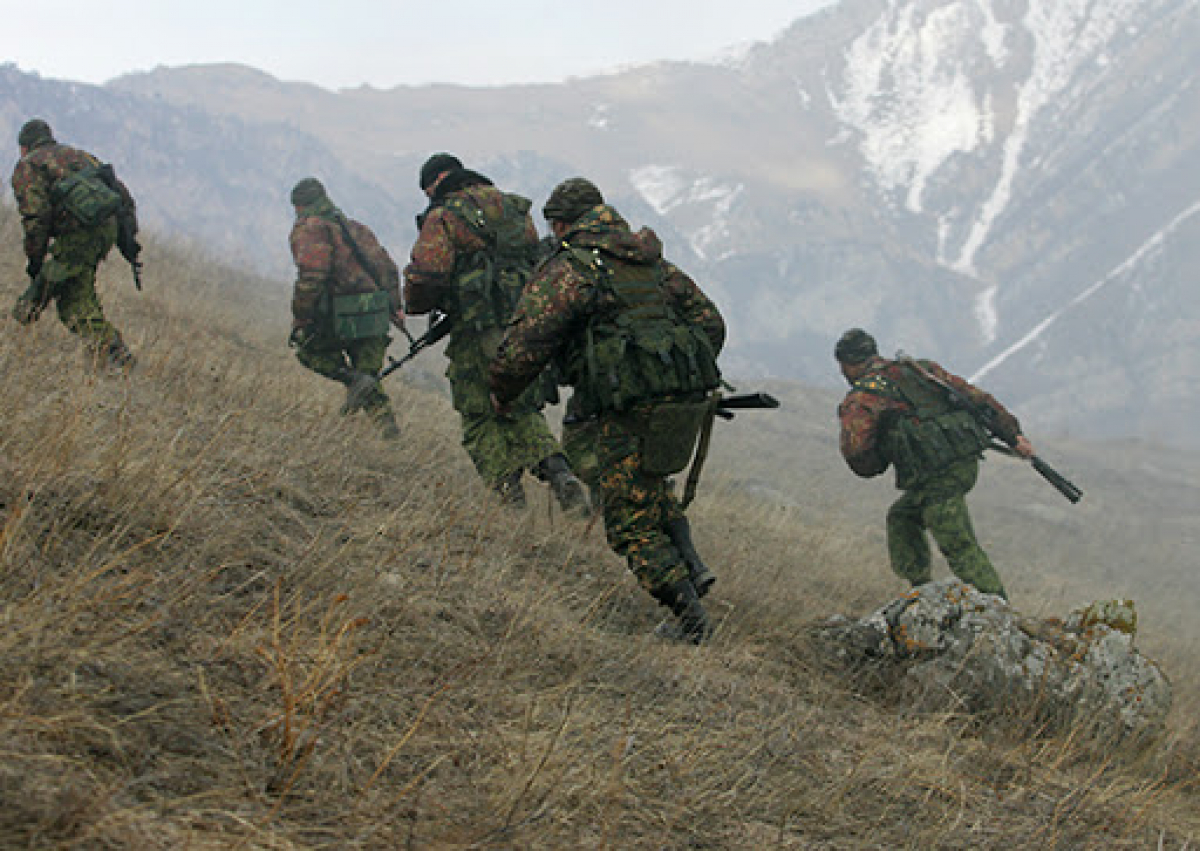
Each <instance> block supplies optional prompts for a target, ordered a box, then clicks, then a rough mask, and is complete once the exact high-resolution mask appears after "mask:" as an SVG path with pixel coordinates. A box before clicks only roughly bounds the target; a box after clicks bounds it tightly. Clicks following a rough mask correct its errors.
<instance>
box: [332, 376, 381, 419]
mask: <svg viewBox="0 0 1200 851" xmlns="http://www.w3.org/2000/svg"><path fill="white" fill-rule="evenodd" d="M338 380H339V381H341V382H342V383H343V384H345V385H346V401H345V403H344V404H343V405H342V413H343V414H353V413H354V412H355V411H361V410H363V409H365V408H367V407H369V405H370V403H371V401H372V399H373V397H374V396H375V393H376V392H378V389H379V379H377V378H376V377H375V376H373V375H371V373H369V372H352V371H350V370H345V371H344V372H343V373H342V375H340V376H339V377H338Z"/></svg>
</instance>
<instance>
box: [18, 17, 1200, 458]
mask: <svg viewBox="0 0 1200 851" xmlns="http://www.w3.org/2000/svg"><path fill="white" fill-rule="evenodd" d="M1197 69H1200V5H1198V4H1196V3H1194V2H1186V0H1022V2H1020V3H1009V2H1002V0H911V2H904V3H900V2H896V0H842V2H840V3H839V4H837V5H836V6H833V7H830V8H827V9H826V10H824V11H823V12H821V13H819V14H817V15H814V16H812V17H808V18H803V19H800V20H798V21H797V22H796V23H794V24H793V25H792V26H791V27H790V28H789V29H788V30H786V31H785V32H784V33H782V34H781V35H780V36H779V37H778V38H777V39H776V40H774V41H773V42H770V43H768V44H763V45H759V46H758V47H756V48H754V49H752V50H751V51H750V52H749V53H748V54H746V55H745V56H743V57H742V58H741V59H739V60H737V61H736V62H733V63H729V64H726V65H699V64H688V63H663V64H658V65H651V66H646V67H642V68H636V69H632V70H629V71H626V72H622V73H618V74H612V75H606V76H600V77H595V78H587V79H576V80H571V81H568V82H566V83H564V84H561V85H537V86H529V85H523V86H496V87H489V88H467V87H460V86H422V87H416V88H413V87H398V88H395V89H390V90H387V91H380V90H375V89H371V88H367V87H364V88H360V89H353V90H345V91H341V92H330V91H327V90H324V89H321V88H318V87H316V86H312V85H307V84H297V83H284V82H280V81H278V80H275V79H273V78H271V77H270V76H268V75H265V74H263V73H261V72H259V71H255V70H253V69H248V68H243V67H238V66H228V65H221V66H202V67H188V68H174V69H168V68H160V69H156V70H155V71H152V72H148V73H142V74H135V75H130V76H128V77H125V78H122V79H120V80H117V81H115V82H113V83H111V84H109V85H108V86H107V87H105V88H104V89H94V88H91V87H79V86H71V85H68V84H61V83H51V82H48V81H40V80H30V79H25V80H24V81H23V82H22V86H24V87H25V88H26V89H28V88H30V87H32V88H34V89H36V91H37V92H39V93H40V94H34V95H30V94H29V92H26V93H25V94H24V95H23V96H22V97H21V98H19V100H18V104H19V105H18V106H14V105H13V104H11V103H8V102H7V101H6V100H4V99H0V103H2V105H0V119H4V118H7V119H8V121H9V124H10V126H15V123H16V121H17V120H18V118H19V117H20V116H21V115H23V114H24V113H25V112H26V111H28V110H29V109H31V108H33V107H34V106H36V105H37V104H38V103H39V102H40V101H39V98H43V97H44V98H45V99H47V100H48V102H49V103H50V104H51V105H52V106H54V107H55V108H70V106H69V105H70V104H72V103H75V104H77V107H78V110H80V111H82V110H84V107H83V106H82V104H83V103H85V102H87V103H92V102H94V105H92V106H88V107H86V111H87V112H88V114H97V113H98V112H100V111H103V110H101V108H100V106H99V105H100V104H104V105H105V106H104V109H109V108H113V109H123V110H128V111H129V113H130V114H132V115H135V116H138V119H137V120H136V121H135V122H134V123H135V124H138V125H140V124H141V122H143V121H147V122H149V121H152V119H150V117H149V116H151V115H155V116H158V118H156V119H153V123H155V124H156V126H157V131H156V132H157V135H152V134H150V133H149V132H148V131H146V132H142V133H139V134H137V135H136V136H134V134H132V132H131V131H129V130H127V129H122V130H120V131H118V130H117V129H116V128H114V127H112V126H110V125H107V124H104V123H99V124H97V129H96V135H95V136H93V138H96V139H97V140H98V141H99V140H103V139H105V138H108V137H113V138H114V143H115V142H116V141H117V140H120V142H121V145H129V146H130V147H129V150H128V157H130V158H133V157H134V156H135V150H134V149H135V148H140V147H142V146H144V145H146V144H153V145H154V147H155V150H156V152H158V153H159V154H160V155H161V156H164V157H171V158H172V162H170V163H168V162H165V161H164V162H162V163H160V164H159V167H158V168H156V170H155V177H154V180H155V181H157V182H160V183H161V185H162V186H163V188H164V197H165V195H166V187H168V186H171V187H172V190H171V191H175V189H176V188H178V187H184V188H186V189H187V192H185V193H184V194H199V195H200V197H202V198H204V199H205V204H204V205H203V206H204V212H202V213H200V214H199V215H197V216H194V217H191V218H190V219H189V217H187V216H182V215H178V213H177V211H176V213H174V214H172V215H171V216H170V217H168V216H167V215H165V214H164V215H163V217H162V221H163V222H164V223H165V224H167V225H168V226H170V227H171V228H174V229H179V230H183V231H188V232H193V233H198V234H199V235H201V236H203V237H204V238H211V236H212V235H213V234H216V236H217V237H218V238H219V239H220V240H221V242H220V244H222V245H234V244H236V242H237V240H238V239H244V240H245V241H244V242H243V243H242V244H243V245H244V246H246V248H247V250H250V251H253V252H254V253H255V255H256V257H257V259H258V261H259V262H260V263H261V265H262V267H263V268H266V269H271V270H275V271H276V272H277V273H279V274H286V273H287V264H288V258H287V255H286V246H285V245H284V244H283V242H282V232H283V230H284V228H285V226H286V219H287V215H288V210H287V209H286V204H284V203H281V202H282V201H283V199H284V195H285V193H286V187H287V185H288V183H289V181H290V180H291V179H292V178H293V177H294V176H295V175H296V174H297V173H299V172H300V171H305V170H311V171H317V172H321V173H322V174H325V175H326V176H327V177H328V180H329V182H330V183H331V184H332V186H333V188H334V189H335V192H336V194H337V195H338V197H339V200H342V202H343V203H344V204H345V205H346V206H347V208H348V209H350V210H352V211H354V212H355V213H356V214H360V215H362V216H363V217H364V218H368V219H370V220H371V221H372V224H374V225H376V226H377V228H378V229H379V230H380V232H381V233H383V234H384V236H385V241H386V242H387V243H388V244H389V246H390V247H392V248H393V250H394V251H395V252H396V253H397V254H398V255H401V256H400V257H399V258H398V259H402V257H403V255H404V254H405V253H406V252H407V249H408V246H409V245H410V244H411V241H412V239H413V236H414V230H413V227H412V224H411V221H412V220H411V216H412V215H413V214H414V213H416V212H417V211H418V210H419V209H420V207H421V204H422V202H423V200H424V199H423V198H422V197H421V196H420V194H419V192H418V191H417V188H416V186H415V173H416V170H417V168H418V166H419V164H420V162H421V161H422V160H423V159H424V158H425V157H426V156H427V155H428V154H429V153H430V152H432V151H435V150H453V151H455V152H456V153H459V154H460V155H461V156H463V158H464V159H465V160H467V161H468V162H469V163H470V164H471V165H473V166H475V167H478V168H479V169H480V170H483V171H485V172H486V173H489V174H490V175H492V176H493V177H494V178H495V179H496V180H497V181H498V182H500V183H502V184H504V185H505V186H508V187H510V188H512V189H514V190H515V191H519V192H523V193H525V194H528V195H530V196H531V197H533V198H534V199H535V202H536V203H539V204H540V201H541V199H544V197H545V195H546V193H547V192H548V190H549V188H550V187H551V186H553V185H554V183H556V182H557V181H558V180H560V179H562V178H564V177H567V176H569V175H572V174H586V175H588V176H591V177H593V178H594V179H595V180H596V181H597V182H598V183H599V184H600V185H601V187H602V188H603V189H604V190H605V192H606V194H607V195H608V196H609V198H610V200H612V201H613V202H614V203H616V204H617V206H619V207H620V208H621V209H622V210H623V211H624V212H625V213H626V214H627V216H628V218H629V219H630V220H631V221H633V222H635V223H644V224H649V225H651V226H653V227H655V228H656V229H657V230H659V232H660V234H661V235H662V236H663V238H664V242H665V244H666V246H667V250H668V253H669V255H670V256H671V257H672V258H674V259H676V260H678V261H679V262H680V263H682V264H683V265H685V266H686V267H687V268H688V269H689V270H690V271H692V272H693V273H694V275H695V277H696V278H697V279H698V280H701V281H702V282H704V283H705V284H706V286H708V287H709V288H710V289H711V290H712V291H713V293H714V295H715V296H716V297H717V299H718V301H719V302H720V304H721V306H722V308H723V309H724V311H725V312H726V314H727V315H728V317H729V319H730V320H731V321H730V324H731V329H732V330H731V342H730V350H729V352H728V354H727V358H728V363H729V364H730V366H731V367H732V368H733V369H734V370H735V371H736V372H737V373H739V374H749V373H760V374H770V375H777V376H782V377H791V378H800V379H804V380H808V381H815V382H818V383H823V384H831V385H832V384H836V383H837V382H838V380H839V379H838V378H837V375H836V372H835V370H834V369H833V364H832V362H831V360H830V355H829V353H830V349H831V346H832V342H833V340H834V338H835V337H836V335H837V334H838V333H839V332H840V331H841V330H843V329H844V328H845V327H847V326H849V325H863V326H865V327H868V328H870V329H872V330H873V331H874V332H875V333H876V334H877V336H878V337H879V339H880V342H881V344H882V345H883V347H884V348H885V349H886V350H888V351H891V350H893V349H895V348H898V347H902V348H904V349H906V350H908V351H912V352H916V353H921V354H927V355H930V356H932V357H935V358H937V359H939V360H941V361H943V362H945V363H947V364H948V365H950V366H952V367H953V368H956V369H958V370H960V371H962V372H964V373H966V374H973V373H979V374H981V375H982V376H983V377H985V378H986V380H987V381H988V383H989V386H991V387H992V388H993V389H995V390H996V391H997V392H998V393H999V394H1000V395H1002V396H1003V397H1004V398H1005V399H1006V401H1009V402H1011V403H1012V405H1013V407H1014V408H1016V409H1017V410H1018V412H1019V413H1021V414H1022V415H1023V417H1024V418H1025V420H1026V421H1027V422H1028V424H1029V425H1030V426H1031V428H1034V429H1036V430H1039V431H1051V430H1052V431H1059V432H1070V433H1072V434H1084V435H1087V434H1097V435H1106V436H1111V435H1118V436H1120V435H1140V436H1149V437H1154V438H1156V439H1163V440H1167V441H1172V442H1176V443H1180V444H1185V445H1189V446H1200V437H1197V436H1196V434H1195V432H1194V431H1193V430H1191V429H1187V428H1184V427H1182V426H1181V423H1183V422H1189V421H1192V420H1195V419H1196V418H1197V417H1200V390H1197V389H1196V388H1195V383H1194V382H1192V381H1190V380H1189V376H1190V371H1191V369H1192V367H1194V366H1195V365H1196V364H1198V363H1200V349H1198V346H1200V343H1198V339H1200V338H1198V336H1197V335H1196V334H1195V333H1194V332H1195V329H1196V328H1197V325H1198V324H1200V301H1198V300H1197V299H1196V298H1194V297H1189V296H1188V293H1189V286H1190V284H1191V280H1190V279H1191V270H1192V269H1193V268H1194V263H1193V262H1192V261H1193V260H1194V256H1193V255H1194V249H1193V248H1192V246H1193V245H1194V244H1195V240H1194V239H1193V238H1192V237H1193V236H1194V233H1195V231H1194V228H1195V222H1194V216H1195V210H1196V209H1197V208H1196V205H1197V204H1200V147H1198V144H1197V143H1198V135H1200V81H1198V77H1197ZM6 73H7V74H8V78H9V79H13V80H14V81H15V82H14V85H15V83H16V82H21V81H20V80H18V79H17V78H20V77H21V76H22V75H18V74H16V72H15V71H11V70H10V71H8V72H6ZM53 92H58V93H57V94H54V93H53ZM79 117H80V119H81V125H80V126H83V122H82V118H83V116H82V115H80V116H79ZM97 121H100V119H97ZM206 122H211V126H212V128H213V129H214V131H215V133H216V136H217V146H218V147H219V152H220V153H219V156H217V155H216V153H215V152H214V151H212V150H207V149H206V150H205V151H200V150H198V149H197V142H198V139H197V134H198V133H199V132H200V130H199V128H201V127H204V126H205V125H206ZM128 124H129V122H122V127H128ZM2 131H3V127H2V126H0V132H2ZM177 137H178V138H177ZM134 138H136V140H137V142H138V144H137V145H131V144H130V143H132V141H133V140H134ZM117 150H118V152H121V151H122V150H123V149H122V148H120V147H118V148H117ZM206 155H207V157H206ZM192 156H194V157H195V158H196V159H199V160H201V161H203V162H207V163H208V167H207V168H206V169H204V170H202V172H200V173H197V171H196V170H194V169H190V168H186V169H185V168H183V167H182V163H184V162H190V159H191V158H192ZM114 158H116V157H115V156H114ZM130 167H131V168H132V167H135V166H133V165H132V164H131V166H130ZM172 173H173V179H171V178H168V176H167V175H168V174H172ZM176 194H179V193H178V192H176ZM170 206H171V205H170V204H169V203H163V204H162V207H163V209H164V210H166V209H169V208H170ZM218 210H219V212H218ZM207 213H211V215H212V217H213V219H214V220H213V221H210V220H208V219H207V218H205V214H207Z"/></svg>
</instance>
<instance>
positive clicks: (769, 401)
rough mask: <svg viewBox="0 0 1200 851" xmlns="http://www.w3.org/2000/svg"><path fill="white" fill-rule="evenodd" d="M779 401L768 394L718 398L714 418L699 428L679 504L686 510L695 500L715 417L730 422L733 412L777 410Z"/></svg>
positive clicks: (708, 418) (707, 420)
mask: <svg viewBox="0 0 1200 851" xmlns="http://www.w3.org/2000/svg"><path fill="white" fill-rule="evenodd" d="M778 407H779V400H778V399H776V398H775V397H774V396H772V395H771V394H770V393H763V392H761V391H760V392H758V393H739V394H738V395H736V396H718V397H717V398H716V405H715V407H713V408H712V412H713V415H714V416H707V417H705V418H704V423H703V425H701V426H700V436H699V439H698V440H697V442H696V451H695V454H694V455H693V456H692V468H691V469H690V470H688V475H687V479H686V481H685V482H684V485H683V497H682V499H681V504H682V505H683V507H684V508H687V507H688V506H689V505H691V504H692V500H693V499H695V498H696V488H697V486H698V485H699V484H700V471H701V470H703V469H704V462H705V461H706V460H707V459H708V446H709V443H710V442H711V441H712V425H713V420H714V419H716V417H720V418H721V419H723V420H731V419H733V417H734V413H733V412H734V411H750V410H756V409H771V408H778Z"/></svg>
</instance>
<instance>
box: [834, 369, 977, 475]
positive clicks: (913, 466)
mask: <svg viewBox="0 0 1200 851" xmlns="http://www.w3.org/2000/svg"><path fill="white" fill-rule="evenodd" d="M855 387H857V388H859V389H863V390H867V391H869V392H871V393H877V394H879V395H881V396H884V397H886V398H890V399H894V400H897V401H902V402H906V403H907V404H908V405H910V406H911V407H912V409H913V410H912V411H911V412H909V413H901V414H899V415H898V416H896V417H895V418H894V419H891V420H890V421H889V422H888V423H887V425H886V427H885V429H884V433H883V439H882V441H881V449H882V451H883V454H884V456H885V457H886V458H887V459H888V460H890V461H891V462H892V464H893V465H894V466H895V468H896V487H898V488H900V489H901V490H906V489H908V488H911V487H913V486H915V485H917V484H919V483H920V482H921V481H922V480H924V479H926V478H928V477H929V476H930V475H931V474H933V473H936V472H939V471H941V470H944V469H945V468H946V467H949V466H950V465H951V464H953V463H955V462H956V461H961V460H964V459H966V458H978V457H981V456H982V455H983V450H984V449H986V448H988V446H990V445H991V438H990V436H989V435H988V433H987V431H986V430H985V429H984V427H983V426H982V425H981V424H980V423H979V421H978V420H976V419H975V417H974V416H972V414H971V412H970V411H966V410H964V409H962V408H960V407H958V406H957V405H955V404H954V403H953V402H952V401H951V400H950V399H949V398H948V397H947V395H946V392H945V391H944V390H942V388H940V387H938V386H937V385H935V384H933V383H931V382H929V381H927V380H926V379H924V378H922V377H921V376H920V375H918V374H917V373H916V372H914V371H913V370H912V369H909V368H907V367H901V368H900V369H898V370H896V371H895V372H891V373H889V374H888V375H881V374H874V375H869V376H866V378H865V379H860V380H859V382H858V383H856V384H855Z"/></svg>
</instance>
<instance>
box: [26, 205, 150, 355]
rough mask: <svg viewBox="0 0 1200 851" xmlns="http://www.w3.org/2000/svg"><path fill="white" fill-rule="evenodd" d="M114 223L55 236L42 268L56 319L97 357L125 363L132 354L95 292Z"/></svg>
mask: <svg viewBox="0 0 1200 851" xmlns="http://www.w3.org/2000/svg"><path fill="white" fill-rule="evenodd" d="M115 238H116V224H115V223H110V225H109V226H106V227H103V228H99V229H96V230H94V231H85V232H78V233H70V234H65V235H63V236H61V237H57V238H56V239H55V240H54V242H53V243H52V244H51V246H50V257H49V258H48V259H47V260H46V264H45V266H44V267H43V269H42V274H43V275H44V276H45V282H46V286H47V287H48V288H49V290H50V292H51V293H52V294H53V295H52V298H53V299H54V302H55V308H56V309H57V311H58V318H59V321H60V322H62V324H63V325H64V326H65V327H66V328H67V330H68V331H70V332H71V333H73V334H77V335H78V336H79V337H80V338H81V339H82V340H83V342H84V345H85V346H86V347H87V350H88V352H89V354H90V355H91V356H92V357H94V358H96V359H105V360H107V361H108V362H110V363H112V364H113V365H115V366H126V365H128V363H129V362H130V361H131V360H132V355H131V354H130V353H129V350H128V348H126V346H125V343H124V341H123V340H122V339H121V334H120V332H119V331H117V329H116V327H114V326H113V325H112V323H110V322H109V321H108V319H107V318H105V316H104V309H103V308H102V307H101V306H100V298H99V296H98V295H97V294H96V267H97V266H98V265H99V264H100V261H101V260H103V259H104V256H105V255H106V254H108V252H109V249H111V248H112V245H113V241H114V240H115Z"/></svg>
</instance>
